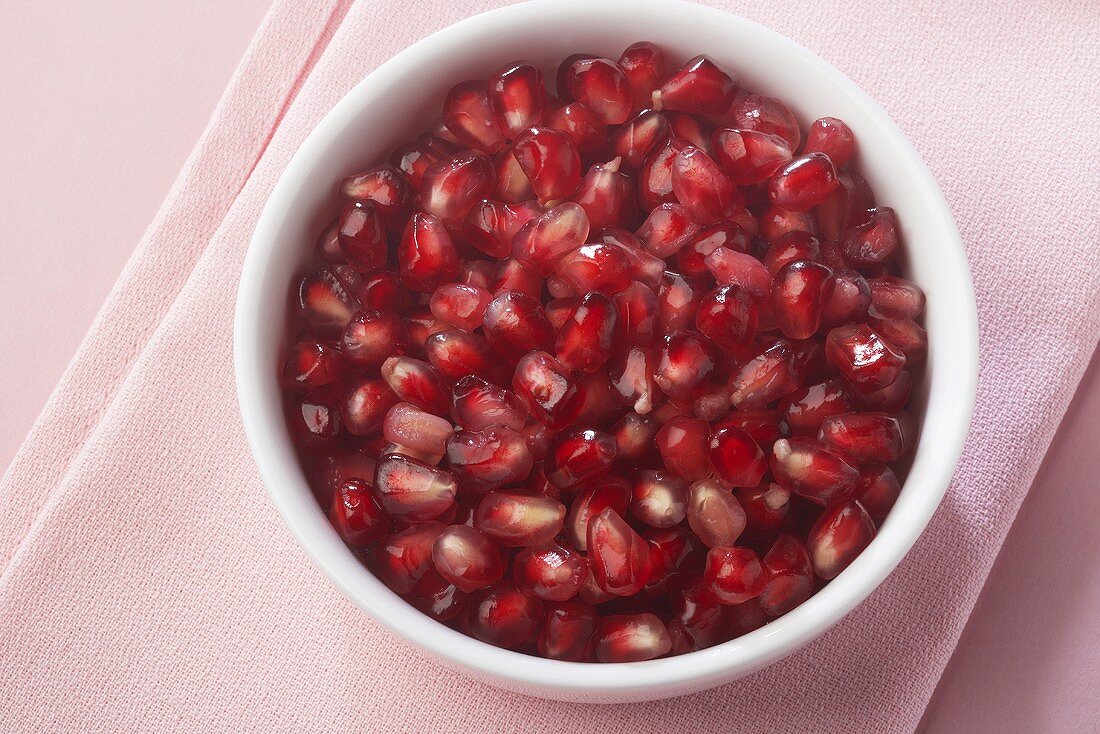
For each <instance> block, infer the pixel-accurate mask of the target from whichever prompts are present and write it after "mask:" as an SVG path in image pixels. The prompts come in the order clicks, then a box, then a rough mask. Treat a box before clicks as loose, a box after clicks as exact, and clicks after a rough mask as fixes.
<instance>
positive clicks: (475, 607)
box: [469, 582, 543, 649]
mask: <svg viewBox="0 0 1100 734" xmlns="http://www.w3.org/2000/svg"><path fill="white" fill-rule="evenodd" d="M542 618H543V606H542V602H541V601H539V600H538V599H532V598H531V597H529V596H527V595H526V594H522V593H520V591H519V590H518V589H516V588H515V587H514V586H512V585H511V584H509V583H507V582H501V583H499V584H497V585H496V586H493V587H491V588H488V589H485V590H484V591H480V592H478V594H477V595H476V596H475V597H474V599H472V600H471V602H470V617H469V620H470V621H469V628H470V634H471V635H473V636H474V637H476V638H477V639H479V640H481V641H482V642H488V643H489V644H490V645H496V646H497V647H503V648H507V649H513V648H517V647H523V646H525V645H529V644H531V643H533V642H534V641H535V639H536V637H537V636H538V633H539V626H540V625H541V624H542Z"/></svg>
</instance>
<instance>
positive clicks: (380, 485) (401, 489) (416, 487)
mask: <svg viewBox="0 0 1100 734" xmlns="http://www.w3.org/2000/svg"><path fill="white" fill-rule="evenodd" d="M456 491H457V485H456V484H455V480H454V476H452V475H451V473H450V472H448V471H446V470H444V469H439V468H437V467H434V466H429V465H428V464H425V463H424V462H421V461H417V460H416V459H412V458H409V457H407V456H402V455H400V454H389V455H388V456H383V457H382V458H381V459H380V460H379V462H378V466H377V467H376V468H375V473H374V496H375V497H376V498H377V499H378V504H380V505H381V506H382V509H384V510H385V511H386V512H388V513H389V514H390V515H393V516H394V517H397V518H401V519H404V520H406V521H408V522H423V521H424V520H430V519H432V518H434V517H437V516H438V515H440V514H441V513H443V511H445V510H447V509H448V508H449V507H450V506H451V505H453V504H454V499H455V492H456Z"/></svg>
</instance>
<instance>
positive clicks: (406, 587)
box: [372, 522, 446, 594]
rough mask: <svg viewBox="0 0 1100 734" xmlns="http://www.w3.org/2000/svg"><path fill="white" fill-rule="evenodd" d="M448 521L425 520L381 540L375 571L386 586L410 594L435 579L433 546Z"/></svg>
mask: <svg viewBox="0 0 1100 734" xmlns="http://www.w3.org/2000/svg"><path fill="white" fill-rule="evenodd" d="M445 528H446V525H444V524H443V523H440V522H424V523H421V524H419V525H414V526H412V527H410V528H406V529H405V530H402V531H400V532H397V533H392V534H390V535H387V536H385V537H383V538H382V539H381V540H379V541H378V543H377V545H376V546H375V551H374V563H373V564H372V568H373V570H374V573H375V574H376V575H377V576H378V578H379V579H381V580H382V583H384V584H385V585H386V586H388V587H390V588H391V589H393V590H394V591H396V592H397V593H399V594H408V593H410V592H412V591H413V590H415V589H416V588H417V587H418V586H426V585H429V584H431V583H432V582H433V580H434V579H433V577H435V576H436V575H437V574H436V573H435V568H434V566H433V565H432V546H433V545H434V544H435V539H436V538H438V537H439V534H440V533H442V532H443V530H444V529H445Z"/></svg>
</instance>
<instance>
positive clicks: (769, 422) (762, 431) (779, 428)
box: [714, 410, 789, 448]
mask: <svg viewBox="0 0 1100 734" xmlns="http://www.w3.org/2000/svg"><path fill="white" fill-rule="evenodd" d="M731 426H732V427H735V428H740V429H741V430H743V431H745V432H746V433H748V434H749V435H750V436H752V437H753V440H754V441H756V442H757V443H758V444H760V446H761V447H765V446H766V447H769V448H770V447H771V445H772V443H774V442H775V441H778V440H779V439H781V438H783V437H785V436H787V435H788V433H789V427H788V425H787V421H786V418H785V416H784V415H783V414H782V413H780V412H779V411H778V410H737V411H734V412H732V413H729V414H727V415H725V416H724V417H723V418H721V419H720V420H718V421H717V422H716V423H715V424H714V430H716V431H719V430H721V429H723V428H729V427H731Z"/></svg>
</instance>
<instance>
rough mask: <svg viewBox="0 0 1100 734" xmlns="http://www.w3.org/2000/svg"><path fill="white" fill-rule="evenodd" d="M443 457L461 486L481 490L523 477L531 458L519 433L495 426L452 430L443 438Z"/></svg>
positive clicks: (526, 473)
mask: <svg viewBox="0 0 1100 734" xmlns="http://www.w3.org/2000/svg"><path fill="white" fill-rule="evenodd" d="M447 461H448V462H449V463H450V465H451V469H452V470H453V471H454V473H455V476H456V477H457V478H458V481H459V482H460V483H461V484H462V486H463V488H464V489H470V490H474V491H477V492H484V491H488V490H492V489H497V488H498V487H503V486H505V485H508V484H513V483H515V482H518V481H521V480H523V479H526V478H527V475H529V474H530V473H531V465H532V463H533V461H534V460H533V458H532V457H531V451H530V449H528V448H527V442H526V441H525V440H524V438H523V436H521V435H520V434H519V433H517V432H516V431H513V430H511V429H509V428H502V427H499V426H497V427H493V428H486V429H484V430H482V431H465V430H464V431H456V432H455V433H454V434H453V435H451V436H450V438H448V439H447Z"/></svg>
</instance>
